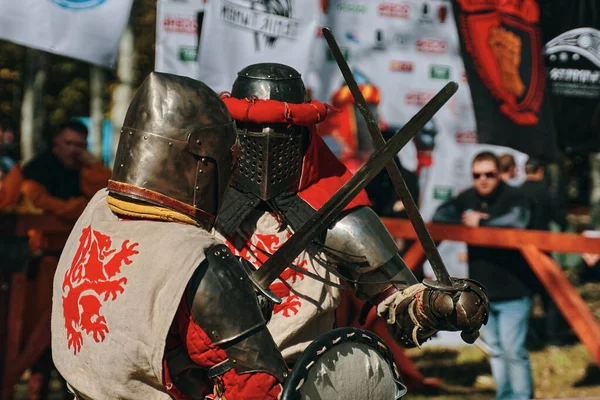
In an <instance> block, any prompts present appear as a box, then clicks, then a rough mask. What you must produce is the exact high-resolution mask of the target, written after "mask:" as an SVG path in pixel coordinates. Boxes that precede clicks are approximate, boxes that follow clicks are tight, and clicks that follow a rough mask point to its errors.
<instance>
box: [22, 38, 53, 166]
mask: <svg viewBox="0 0 600 400" xmlns="http://www.w3.org/2000/svg"><path fill="white" fill-rule="evenodd" d="M26 57H27V65H26V67H25V82H24V91H23V102H22V104H21V156H22V159H23V162H27V161H29V160H31V159H32V158H33V157H35V155H36V154H37V153H39V152H41V151H43V150H44V149H45V147H46V146H45V141H44V135H43V130H44V119H45V117H46V110H45V107H44V102H43V97H44V84H45V83H46V78H47V69H48V60H47V54H46V53H44V52H43V51H40V50H35V49H31V48H28V49H27V56H26Z"/></svg>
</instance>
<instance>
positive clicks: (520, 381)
mask: <svg viewBox="0 0 600 400" xmlns="http://www.w3.org/2000/svg"><path fill="white" fill-rule="evenodd" d="M471 173H472V176H473V187H471V188H469V189H467V190H465V191H464V192H462V193H460V194H459V195H458V196H457V197H456V198H454V199H451V200H449V201H447V202H446V203H444V204H442V205H441V206H440V207H439V208H438V209H437V211H436V212H435V214H434V216H433V221H434V222H443V223H462V224H463V225H466V226H469V227H473V228H475V227H478V226H487V227H504V228H521V229H524V228H525V227H527V225H528V223H529V220H530V216H531V210H530V209H529V204H528V202H527V198H526V197H525V194H524V193H523V191H522V190H520V189H519V188H515V187H511V186H509V185H507V184H506V183H504V182H503V181H502V180H501V179H500V175H499V160H498V157H496V155H494V154H493V153H491V152H482V153H479V154H478V155H476V156H475V158H474V160H473V164H472V167H471ZM498 240H502V239H501V238H498ZM468 254H469V278H471V279H474V280H476V281H478V282H479V283H481V284H483V286H484V287H485V288H486V289H487V291H488V294H489V297H490V316H489V321H488V323H487V325H486V326H484V327H483V328H482V330H481V333H482V339H483V340H484V341H485V342H486V344H487V345H488V346H489V347H490V353H491V366H492V375H493V376H494V380H495V382H496V399H498V400H504V399H530V398H532V397H533V382H532V377H531V367H530V363H529V355H528V353H527V349H526V348H525V339H526V337H527V329H528V322H529V314H530V312H531V305H532V301H531V297H532V295H533V294H534V293H535V291H536V284H537V280H536V278H535V276H534V274H533V272H532V271H531V269H530V268H529V266H528V265H527V263H526V262H525V260H524V259H523V257H522V256H521V254H520V253H519V251H517V250H506V249H498V248H484V247H474V246H469V248H468Z"/></svg>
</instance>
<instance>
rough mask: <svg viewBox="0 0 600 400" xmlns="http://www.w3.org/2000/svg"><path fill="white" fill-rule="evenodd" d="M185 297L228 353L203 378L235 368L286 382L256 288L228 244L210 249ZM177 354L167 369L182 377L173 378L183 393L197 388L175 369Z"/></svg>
mask: <svg viewBox="0 0 600 400" xmlns="http://www.w3.org/2000/svg"><path fill="white" fill-rule="evenodd" d="M187 296H188V299H187V300H188V303H189V304H190V309H191V314H192V318H193V319H194V321H195V322H197V323H198V325H199V326H200V327H202V329H203V330H204V331H205V332H206V334H207V335H208V337H209V338H210V340H211V341H212V343H213V344H215V345H218V346H220V347H221V348H223V349H224V350H225V353H226V354H227V356H228V357H229V358H228V359H227V360H226V361H224V362H222V363H221V364H218V365H216V366H214V367H212V368H210V369H209V370H207V371H203V373H204V374H205V376H207V377H209V378H213V377H216V376H219V375H222V374H224V373H225V372H227V371H228V370H230V369H232V368H233V369H234V370H235V372H237V373H238V374H245V373H253V372H266V373H268V374H271V375H273V376H275V377H276V378H277V379H278V380H279V382H283V381H284V380H285V378H286V377H287V372H288V368H287V366H286V364H285V361H284V360H283V357H282V355H281V353H280V352H279V349H278V348H277V346H276V344H275V342H274V341H273V337H272V336H271V334H270V333H269V331H268V330H267V327H266V322H265V319H264V318H263V314H262V313H261V309H260V307H259V304H258V300H257V297H256V294H255V291H254V287H253V286H252V283H251V282H250V280H249V279H248V276H247V273H246V271H245V269H244V268H243V267H242V266H241V265H240V263H239V262H238V261H237V260H236V258H235V257H234V256H233V255H232V254H231V252H230V251H229V249H228V248H227V246H225V245H215V246H211V247H210V248H208V249H207V250H206V260H205V261H204V262H203V263H202V264H201V265H200V267H199V268H198V269H197V270H196V272H195V273H194V276H193V277H192V279H191V280H190V284H189V286H188V291H187ZM176 356H177V357H180V356H181V355H174V356H173V357H169V355H167V363H168V364H169V372H170V373H171V374H172V375H178V376H175V378H174V379H173V381H174V382H175V384H176V386H177V387H178V388H179V389H180V390H182V391H185V389H184V388H186V387H193V386H194V384H193V382H188V380H190V379H193V375H194V374H190V373H189V369H190V368H186V367H185V366H183V367H179V368H177V366H178V365H182V364H184V363H182V362H181V361H180V359H177V357H176ZM170 358H171V359H173V362H172V363H170V362H169V359H170ZM190 361H191V360H190ZM171 365H174V368H175V369H176V371H175V373H173V371H172V370H171ZM188 366H189V363H188ZM196 367H197V366H196ZM191 368H193V367H191ZM178 372H180V373H179V374H178ZM186 394H187V393H186Z"/></svg>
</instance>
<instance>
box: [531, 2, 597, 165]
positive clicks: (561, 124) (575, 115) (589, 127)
mask: <svg viewBox="0 0 600 400" xmlns="http://www.w3.org/2000/svg"><path fill="white" fill-rule="evenodd" d="M543 7H544V8H543V9H542V12H543V14H542V17H543V19H542V29H543V33H544V42H545V48H544V55H545V61H546V66H547V74H548V75H547V76H548V85H549V86H550V89H551V92H552V106H553V109H554V111H555V116H556V118H555V123H556V129H557V132H558V143H559V146H560V147H561V148H562V149H563V150H565V151H566V153H568V154H582V155H583V154H587V153H588V152H595V151H600V2H598V0H568V1H566V0H549V1H547V2H545V5H544V6H543Z"/></svg>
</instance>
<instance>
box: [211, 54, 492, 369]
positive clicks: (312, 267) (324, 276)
mask: <svg viewBox="0 0 600 400" xmlns="http://www.w3.org/2000/svg"><path fill="white" fill-rule="evenodd" d="M221 97H222V98H223V100H224V102H225V104H226V105H227V107H228V108H229V111H230V112H231V115H232V117H233V118H234V119H235V120H236V126H237V134H238V139H239V143H240V147H241V152H240V157H239V163H238V167H237V169H236V171H235V173H234V178H233V180H232V188H231V189H230V190H229V191H228V193H227V195H226V198H225V202H224V204H223V209H222V210H221V213H220V215H219V219H218V221H217V231H218V235H219V236H220V237H222V238H223V239H224V240H225V241H226V243H227V245H228V246H229V248H230V249H231V250H232V252H233V253H234V254H236V255H239V256H241V257H242V258H244V259H246V260H248V261H249V262H250V263H252V264H253V265H254V267H257V268H259V267H260V266H261V264H262V263H263V262H264V261H265V260H266V259H267V258H268V256H269V255H270V254H272V253H273V252H274V251H276V250H277V249H278V248H279V247H280V246H281V245H282V244H283V243H284V242H285V241H286V240H287V239H288V238H289V237H290V236H291V235H292V234H293V232H294V231H296V230H298V229H299V227H300V226H302V224H303V223H304V221H306V220H308V219H309V217H310V216H312V215H313V213H315V211H316V210H318V209H319V208H320V207H321V206H322V205H323V204H324V203H325V202H326V201H327V200H328V199H329V198H330V197H331V196H332V195H333V194H334V193H335V192H336V191H337V190H338V189H339V188H340V187H341V186H342V185H343V184H344V183H345V182H346V181H347V180H348V179H349V178H350V176H351V175H350V172H348V171H347V169H346V167H344V165H343V164H341V163H340V162H339V161H338V159H337V158H336V157H335V156H334V155H333V154H332V153H331V151H330V150H329V149H328V148H327V146H326V145H325V144H324V142H323V140H322V139H321V138H320V137H319V136H318V135H316V134H315V125H316V124H317V123H319V122H321V121H323V120H324V119H325V118H326V116H327V113H328V107H327V106H325V105H324V104H322V103H320V102H318V101H316V100H312V101H307V100H306V90H305V86H304V83H303V81H302V79H301V76H300V74H299V73H298V72H297V71H296V70H294V69H293V68H291V67H289V66H286V65H281V64H271V63H264V64H255V65H251V66H248V67H246V68H244V69H243V70H241V71H240V72H239V73H238V77H237V79H236V80H235V82H234V84H233V87H232V90H231V93H224V94H222V95H221ZM345 285H349V286H350V287H351V289H352V291H353V294H354V296H357V297H358V298H360V299H363V300H366V301H367V303H366V304H368V305H369V306H371V307H376V309H377V314H378V315H379V318H384V319H385V320H386V321H387V323H388V325H387V326H388V330H389V332H390V333H391V336H392V337H393V338H394V339H395V341H396V342H398V343H399V344H401V345H403V346H404V347H414V346H418V345H420V344H421V343H423V342H424V341H425V340H427V339H428V338H430V337H431V336H432V335H434V334H435V333H436V332H437V331H439V330H449V331H461V332H462V337H463V339H464V340H465V341H467V342H469V343H472V342H473V341H474V340H475V339H476V337H477V335H478V331H479V329H480V327H481V325H482V324H483V323H485V321H486V320H487V297H486V295H485V291H484V290H483V289H482V288H481V287H480V285H478V284H477V283H476V282H473V281H468V287H467V288H466V289H464V290H461V291H459V292H456V293H447V292H443V291H440V290H437V289H433V288H430V287H426V286H424V285H423V284H421V283H419V282H418V281H417V279H416V278H415V276H414V275H413V274H412V272H411V271H410V270H409V269H408V268H407V267H406V265H405V264H404V262H403V260H402V259H401V257H400V255H399V254H398V248H397V247H396V244H395V242H394V239H393V238H392V237H391V236H390V234H389V233H388V231H387V230H386V228H385V227H384V225H383V223H382V222H381V220H380V219H379V217H378V216H377V215H376V214H375V213H374V212H373V211H372V210H371V209H370V208H369V201H368V198H367V196H366V194H365V193H364V192H362V193H361V194H360V195H359V196H357V197H356V198H355V199H354V200H353V201H352V202H351V203H350V204H349V205H348V206H347V207H346V209H345V210H344V212H343V213H342V214H341V215H340V217H339V218H338V219H337V221H336V222H335V223H334V224H332V225H331V226H330V228H329V229H328V230H327V231H326V232H325V233H324V234H323V235H322V236H321V237H318V238H315V239H314V240H313V242H312V244H311V245H310V246H309V248H307V249H306V250H305V251H304V252H303V253H302V254H301V255H300V256H299V257H298V258H297V259H296V260H295V262H294V263H293V265H290V267H289V268H288V269H287V270H286V271H285V272H284V273H283V274H282V275H281V276H280V280H279V281H278V282H275V283H274V284H272V285H271V290H272V291H273V292H274V293H275V294H277V295H278V296H279V297H281V298H282V300H283V301H282V303H281V304H276V305H275V308H274V312H273V315H272V317H271V320H270V322H269V324H268V327H269V330H270V331H271V333H272V335H273V337H274V339H275V342H276V343H277V345H278V346H279V349H280V350H281V352H282V353H283V356H284V358H285V359H286V361H287V362H288V364H293V363H294V362H295V361H296V360H297V359H298V357H299V356H300V354H301V353H302V352H303V351H304V350H305V348H306V347H307V346H308V345H309V344H310V343H311V342H312V341H313V340H315V339H316V338H317V337H319V336H320V335H322V334H325V333H326V332H329V331H331V330H332V329H333V328H334V318H335V310H336V307H337V306H338V304H339V301H340V296H341V293H342V290H344V288H345V287H346V286H345Z"/></svg>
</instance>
